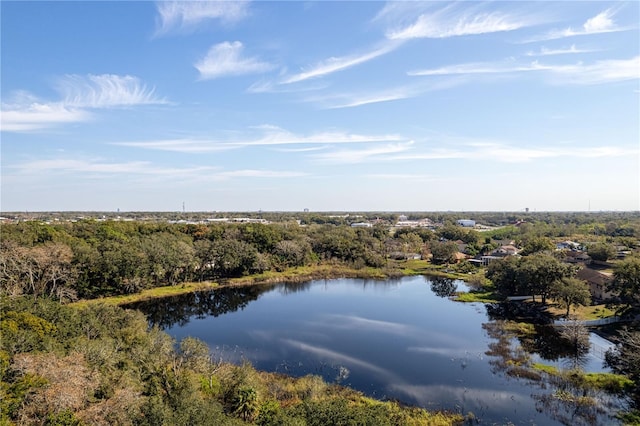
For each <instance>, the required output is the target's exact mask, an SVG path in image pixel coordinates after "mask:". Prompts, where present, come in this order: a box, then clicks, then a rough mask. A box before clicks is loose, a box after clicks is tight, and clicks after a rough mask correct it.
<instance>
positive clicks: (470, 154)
mask: <svg viewBox="0 0 640 426" xmlns="http://www.w3.org/2000/svg"><path fill="white" fill-rule="evenodd" d="M447 142H448V141H442V143H441V145H445V144H446V145H451V144H449V143H447ZM639 152H640V151H639V150H638V149H632V148H624V147H617V146H596V147H584V146H565V147H562V148H558V147H545V146H540V147H520V146H514V145H513V144H508V143H503V142H493V141H483V140H479V141H469V142H465V143H460V144H453V145H452V146H449V147H447V148H435V149H423V150H414V151H412V152H411V153H410V154H399V155H393V156H389V157H388V158H387V160H389V161H415V160H444V159H464V160H480V161H496V162H502V163H523V162H529V161H534V160H539V159H547V158H560V157H566V158H606V157H624V156H628V155H638V153H639Z"/></svg>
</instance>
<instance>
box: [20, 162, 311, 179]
mask: <svg viewBox="0 0 640 426" xmlns="http://www.w3.org/2000/svg"><path fill="white" fill-rule="evenodd" d="M10 168H12V169H14V170H16V171H17V172H18V173H20V174H25V175H46V174H50V173H56V174H69V175H82V176H87V175H90V176H92V177H94V178H100V177H103V178H108V177H111V176H114V175H141V176H145V175H148V176H153V177H165V178H171V179H175V178H194V179H198V180H202V179H206V180H229V179H233V178H290V177H301V176H306V175H307V173H304V172H297V171H286V170H265V169H239V170H224V169H222V168H220V167H211V166H191V167H188V166H187V167H164V166H159V165H155V164H153V163H151V162H149V161H127V162H110V161H105V160H104V159H96V158H89V159H87V158H84V159H69V158H52V159H44V160H33V161H27V162H24V163H19V164H16V165H13V166H10Z"/></svg>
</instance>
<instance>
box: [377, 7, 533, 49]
mask: <svg viewBox="0 0 640 426" xmlns="http://www.w3.org/2000/svg"><path fill="white" fill-rule="evenodd" d="M483 7H484V4H482V3H480V4H475V5H473V6H469V4H462V3H460V4H448V5H446V6H442V7H439V8H438V9H436V10H429V11H426V12H424V13H421V14H420V15H419V16H418V18H417V19H415V21H413V22H412V23H411V24H409V25H403V26H400V27H396V28H395V29H392V30H389V31H387V33H386V36H387V38H389V39H391V40H406V39H415V38H449V37H458V36H466V35H479V34H488V33H496V32H505V31H514V30H518V29H520V28H523V27H527V26H530V25H533V24H534V23H535V22H534V21H533V20H532V19H531V18H526V17H525V16H526V15H525V14H516V13H509V12H503V11H499V10H491V11H485V10H483ZM386 13H387V14H388V13H389V11H387V12H386Z"/></svg>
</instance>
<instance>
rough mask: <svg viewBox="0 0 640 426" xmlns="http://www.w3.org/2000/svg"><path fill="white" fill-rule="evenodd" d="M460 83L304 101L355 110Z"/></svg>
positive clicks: (324, 106) (402, 87)
mask: <svg viewBox="0 0 640 426" xmlns="http://www.w3.org/2000/svg"><path fill="white" fill-rule="evenodd" d="M461 83H462V82H461V80H460V79H453V78H451V79H447V80H446V81H438V82H434V83H431V82H429V83H422V84H414V85H406V86H401V87H394V88H391V89H385V90H378V91H375V90H368V91H366V92H363V93H337V94H333V95H325V96H322V97H309V98H307V99H306V101H307V102H313V103H318V104H320V105H321V107H322V108H325V109H340V108H355V107H359V106H363V105H369V104H375V103H382V102H391V101H397V100H401V99H409V98H414V97H417V96H420V95H422V94H424V93H426V92H432V91H436V90H443V89H449V88H452V87H455V86H458V85H460V84H461Z"/></svg>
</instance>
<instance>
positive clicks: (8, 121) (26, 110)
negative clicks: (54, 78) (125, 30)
mask: <svg viewBox="0 0 640 426" xmlns="http://www.w3.org/2000/svg"><path fill="white" fill-rule="evenodd" d="M90 118H91V114H90V113H89V112H87V111H83V110H80V109H77V108H68V107H67V106H65V105H64V104H63V103H60V102H58V103H39V102H32V103H30V104H27V105H4V104H3V105H2V112H1V113H0V119H1V121H0V130H1V131H3V132H30V131H35V130H41V129H45V128H48V127H51V126H55V125H57V124H67V123H77V122H81V121H87V120H89V119H90Z"/></svg>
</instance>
